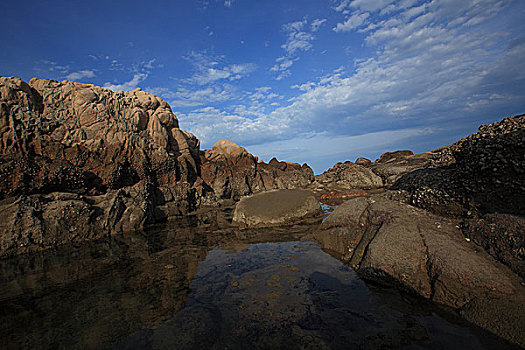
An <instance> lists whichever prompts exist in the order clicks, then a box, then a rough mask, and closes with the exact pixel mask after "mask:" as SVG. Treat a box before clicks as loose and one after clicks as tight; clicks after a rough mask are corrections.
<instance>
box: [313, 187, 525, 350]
mask: <svg viewBox="0 0 525 350" xmlns="http://www.w3.org/2000/svg"><path fill="white" fill-rule="evenodd" d="M385 197H386V196H384V195H373V196H371V197H368V198H364V197H360V198H355V199H351V200H348V201H346V202H345V203H343V204H341V205H340V206H339V207H338V208H337V209H335V210H334V212H333V213H332V214H331V215H330V216H328V218H326V220H325V221H324V222H323V223H322V224H321V226H320V229H319V231H318V232H317V233H316V234H315V238H316V239H317V240H318V241H319V242H320V243H321V245H322V246H323V247H324V248H325V249H328V250H331V251H333V252H335V253H337V254H338V255H339V256H341V257H342V259H343V260H345V261H347V262H348V263H350V265H352V266H353V267H354V268H355V269H356V270H357V271H358V272H359V273H360V275H361V276H363V277H364V278H367V279H369V280H373V281H376V282H379V283H383V284H390V285H395V286H400V287H402V288H403V289H406V290H407V291H410V292H415V293H417V294H419V295H421V296H423V297H425V298H427V299H430V300H432V301H434V302H436V303H438V304H442V305H445V306H448V307H451V308H454V309H456V310H458V312H460V314H462V315H463V316H464V317H465V318H467V319H468V320H469V321H471V322H473V323H475V324H478V325H480V326H482V327H485V328H488V329H489V330H491V331H493V332H494V333H496V334H499V335H500V336H502V337H503V338H505V339H507V340H510V341H512V342H515V343H518V344H521V345H524V344H525V335H524V334H523V332H522V329H521V326H522V325H523V324H525V313H524V312H523V311H525V291H524V288H523V286H522V285H520V279H519V278H518V276H517V275H515V274H514V273H513V272H512V271H511V270H510V269H509V268H507V267H506V266H505V265H503V264H501V263H500V262H498V261H497V260H495V259H494V258H493V257H492V256H490V255H489V254H488V253H486V252H485V251H484V250H483V249H481V248H480V247H478V246H476V245H475V244H473V243H472V242H468V241H467V240H466V239H465V238H464V236H463V234H462V232H461V229H460V227H459V226H458V225H457V223H456V222H454V221H452V220H450V219H446V218H443V217H440V216H437V215H434V214H431V213H429V212H426V211H424V210H422V209H419V208H415V207H413V206H410V205H407V204H404V203H400V202H396V201H392V200H389V199H387V198H385ZM485 303H486V304H487V305H489V304H491V303H496V304H498V305H500V307H497V308H494V307H490V308H489V307H484V306H483V305H484V304H485ZM491 319H498V320H500V321H501V322H500V323H492V322H489V321H487V320H491Z"/></svg>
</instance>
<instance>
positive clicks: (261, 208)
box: [233, 189, 322, 226]
mask: <svg viewBox="0 0 525 350" xmlns="http://www.w3.org/2000/svg"><path fill="white" fill-rule="evenodd" d="M321 214H322V211H321V206H320V204H319V201H318V200H317V199H316V198H315V196H314V194H313V193H312V192H311V191H308V190H300V189H294V190H277V191H269V192H265V193H258V194H255V195H253V196H250V197H244V198H242V199H241V200H240V201H239V203H237V205H236V207H235V211H234V213H233V222H235V223H238V224H241V225H245V226H261V225H283V224H293V223H295V222H298V221H301V220H303V219H307V218H311V217H319V216H320V215H321Z"/></svg>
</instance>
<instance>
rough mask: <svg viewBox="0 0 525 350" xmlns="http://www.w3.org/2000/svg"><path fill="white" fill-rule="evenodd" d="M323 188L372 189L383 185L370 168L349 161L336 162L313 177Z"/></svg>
mask: <svg viewBox="0 0 525 350" xmlns="http://www.w3.org/2000/svg"><path fill="white" fill-rule="evenodd" d="M315 180H316V181H317V183H319V184H320V185H321V187H324V188H325V189H335V190H348V189H373V188H380V187H383V181H382V180H381V178H380V177H379V176H377V175H376V174H374V173H373V172H372V170H370V169H368V168H365V167H364V166H361V165H357V164H354V163H352V162H350V161H347V162H344V163H337V164H336V165H334V167H333V168H330V169H328V170H327V171H325V172H324V173H322V174H321V175H317V176H316V177H315Z"/></svg>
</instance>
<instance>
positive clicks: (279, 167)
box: [201, 140, 314, 200]
mask: <svg viewBox="0 0 525 350" xmlns="http://www.w3.org/2000/svg"><path fill="white" fill-rule="evenodd" d="M201 164H202V167H201V176H202V180H203V181H204V182H205V183H207V184H208V185H209V186H210V187H211V188H212V189H213V192H214V194H215V196H216V197H217V198H218V199H234V200H238V199H239V198H240V197H242V196H246V195H249V194H252V193H256V192H260V191H268V190H273V189H294V188H304V187H306V186H308V185H309V184H310V183H312V182H313V181H314V173H313V171H312V169H311V168H310V167H309V166H308V165H306V164H303V165H302V166H301V165H299V164H297V163H289V162H279V161H278V160H277V159H275V158H273V159H272V160H271V161H270V162H269V163H268V164H267V163H264V162H262V161H258V159H257V157H255V156H253V155H252V154H250V153H248V151H246V149H244V148H243V147H241V146H239V145H237V144H235V143H233V142H231V141H226V140H221V141H217V142H216V143H215V145H213V147H212V149H211V150H206V151H204V152H203V153H201Z"/></svg>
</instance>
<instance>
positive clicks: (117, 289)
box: [0, 212, 498, 349]
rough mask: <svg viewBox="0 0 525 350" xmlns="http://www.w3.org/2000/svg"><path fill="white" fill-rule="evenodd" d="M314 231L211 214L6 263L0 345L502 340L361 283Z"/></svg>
mask: <svg viewBox="0 0 525 350" xmlns="http://www.w3.org/2000/svg"><path fill="white" fill-rule="evenodd" d="M312 230H315V226H294V227H288V228H276V229H265V230H258V231H254V230H244V231H241V230H236V229H234V228H231V227H230V225H229V216H228V213H226V215H224V213H217V212H210V213H207V214H204V215H200V216H194V217H190V218H187V219H184V220H182V221H180V222H175V223H172V224H171V225H168V226H167V227H162V228H158V229H157V230H154V231H150V232H148V233H147V234H134V235H126V236H125V237H114V238H111V239H108V240H107V241H102V242H91V243H87V244H83V245H80V246H68V247H62V248H60V249H58V250H55V251H49V252H46V253H39V254H33V255H30V256H24V257H18V258H16V259H7V260H0V272H1V275H0V334H1V335H2V337H0V348H7V349H19V348H27V349H34V348H44V349H60V348H62V349H72V348H82V349H83V348H114V349H126V348H127V349H174V348H175V349H203V348H215V349H223V348H230V349H241V348H272V349H275V348H302V349H322V348H334V349H347V348H348V349H356V348H357V349H359V348H362V349H377V348H385V349H386V348H406V349H428V348H433V349H455V348H458V349H459V348H461V349H489V348H495V349H496V348H498V345H497V341H498V340H497V339H495V338H494V337H491V336H489V335H488V334H486V333H484V332H482V331H480V330H479V329H476V328H472V327H468V326H467V325H466V324H464V323H462V322H460V321H458V320H457V319H454V318H453V317H452V318H451V317H448V316H447V315H446V314H444V313H442V312H440V311H438V310H437V309H436V308H434V307H431V306H430V305H428V304H427V303H425V302H424V301H422V300H419V299H416V298H412V297H409V296H406V295H403V293H400V292H398V291H396V290H393V289H386V288H381V287H376V286H371V285H367V284H365V283H364V282H363V281H362V280H361V279H360V278H359V277H358V276H357V274H356V273H355V272H354V271H353V270H351V269H349V268H348V267H346V266H344V265H343V264H341V263H340V262H339V261H338V260H337V259H335V258H333V257H332V256H330V255H328V254H327V253H325V252H324V251H323V250H322V249H321V248H320V247H319V246H318V245H317V244H316V243H315V242H312V241H310V240H309V238H308V237H309V234H310V233H311V232H312Z"/></svg>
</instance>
